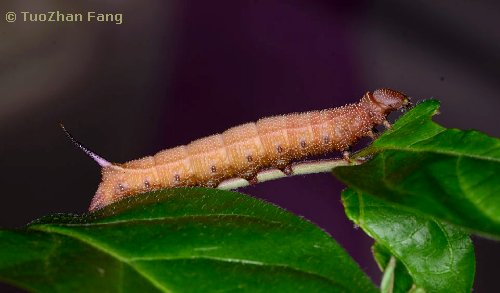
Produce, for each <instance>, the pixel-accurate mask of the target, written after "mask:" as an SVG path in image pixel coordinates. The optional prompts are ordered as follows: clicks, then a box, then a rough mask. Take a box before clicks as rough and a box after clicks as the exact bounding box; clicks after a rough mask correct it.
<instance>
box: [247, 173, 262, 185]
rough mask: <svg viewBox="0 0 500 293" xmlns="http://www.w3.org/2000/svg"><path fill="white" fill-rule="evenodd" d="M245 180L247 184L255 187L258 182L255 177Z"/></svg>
mask: <svg viewBox="0 0 500 293" xmlns="http://www.w3.org/2000/svg"><path fill="white" fill-rule="evenodd" d="M245 180H246V181H248V183H249V184H250V185H255V184H257V183H259V180H258V179H257V175H255V176H253V177H249V178H245Z"/></svg>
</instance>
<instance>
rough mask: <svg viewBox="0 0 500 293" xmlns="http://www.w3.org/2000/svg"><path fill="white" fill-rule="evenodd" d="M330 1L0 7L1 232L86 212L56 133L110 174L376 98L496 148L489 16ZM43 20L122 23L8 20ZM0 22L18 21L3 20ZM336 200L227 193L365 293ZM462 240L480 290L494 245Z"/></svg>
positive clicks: (81, 158) (305, 188)
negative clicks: (277, 212)
mask: <svg viewBox="0 0 500 293" xmlns="http://www.w3.org/2000/svg"><path fill="white" fill-rule="evenodd" d="M343 2H347V1H284V0H283V1H230V0H227V1H180V0H179V1H162V0H146V1H112V0H108V1H2V3H1V4H0V12H1V19H0V163H1V167H2V169H1V170H2V171H0V172H1V174H0V175H1V176H0V180H1V186H2V194H1V196H2V205H1V206H0V226H1V227H18V226H23V225H25V224H26V223H28V222H29V221H31V220H33V219H35V218H38V217H41V216H43V215H47V214H49V213H55V212H70V213H82V212H84V211H86V209H87V207H88V205H89V202H90V199H91V197H92V196H93V194H94V192H95V189H96V186H97V184H98V183H99V181H100V170H99V168H98V167H97V166H96V164H95V163H94V162H93V161H91V160H90V159H88V158H87V157H85V155H84V154H83V153H81V152H80V151H78V150H76V149H75V148H74V147H73V146H72V145H71V144H70V143H69V142H68V141H67V139H66V138H65V136H64V135H63V134H62V132H61V131H60V129H59V127H58V124H57V123H58V122H59V121H64V123H65V125H66V126H67V127H68V128H69V129H70V130H71V131H72V132H73V134H74V135H75V136H76V137H77V138H78V139H79V140H81V141H83V142H84V143H85V144H86V145H88V146H89V147H90V148H91V149H93V150H95V151H96V152H98V153H99V154H100V155H102V156H103V157H105V158H107V159H109V160H111V161H114V162H124V161H127V160H130V159H135V158H139V157H141V156H145V155H149V154H153V153H155V152H157V151H159V150H161V149H164V148H169V147H173V146H176V145H180V144H186V143H189V142H190V141H191V140H194V139H196V138H200V137H202V136H206V135H209V134H213V133H217V132H221V131H223V130H225V129H227V128H229V127H231V126H234V125H237V124H240V123H244V122H248V121H255V120H257V119H258V118H261V117H263V116H269V115H275V114H284V113H289V112H296V111H306V110H314V109H322V108H328V107H334V106H340V105H343V104H346V103H349V102H354V101H357V100H358V99H359V98H360V97H361V96H362V95H363V94H364V93H365V92H366V91H368V90H373V89H376V88H379V87H391V88H394V89H397V90H401V91H404V92H406V93H407V94H409V95H410V96H412V97H414V99H415V100H421V99H425V98H429V97H435V98H438V99H439V100H441V102H442V109H441V112H442V114H441V115H440V116H438V117H437V118H436V120H437V121H439V122H440V123H442V124H443V125H445V126H447V127H457V128H462V129H468V128H474V129H478V130H481V131H483V132H486V133H487V134H490V135H494V136H497V137H498V136H500V127H499V119H498V114H499V110H500V99H499V94H498V92H499V91H500V77H499V76H500V69H499V68H500V54H499V52H500V3H497V4H494V3H489V4H484V3H483V4H480V3H479V2H476V1H412V2H409V1H407V2H405V3H404V4H403V3H402V1H376V2H372V1H362V2H358V3H357V4H355V5H354V4H350V5H345V4H342V3H343ZM491 2H492V1H491ZM55 10H59V11H62V12H73V13H74V12H86V11H97V12H108V13H109V12H112V13H123V15H124V23H123V24H121V25H116V24H112V23H100V24H97V23H23V22H22V21H20V18H21V17H20V12H21V11H31V12H47V11H55ZM7 11H14V12H16V13H18V21H17V22H15V23H7V22H5V20H4V13H5V12H7ZM471 103H473V106H471ZM342 188H343V186H342V184H341V183H339V182H338V181H337V180H336V179H335V178H333V177H332V176H330V175H329V174H322V175H310V176H305V177H293V178H287V179H283V180H278V181H273V182H267V183H263V184H259V185H257V186H255V187H249V188H245V189H242V190H241V191H242V192H244V193H247V194H250V195H252V196H256V197H259V198H263V199H265V200H268V201H270V202H273V203H276V204H278V205H280V206H281V207H283V208H285V209H287V210H290V211H292V212H294V213H296V214H298V215H302V216H304V217H305V218H307V219H309V220H310V221H312V222H314V223H316V224H318V225H319V226H321V227H322V228H324V229H325V230H326V231H328V232H329V233H330V234H331V235H332V236H333V237H334V238H335V239H336V240H337V241H338V242H339V243H340V244H341V245H342V246H343V247H345V248H346V249H347V250H348V252H349V253H350V254H351V255H352V256H353V257H354V259H355V260H356V261H358V262H359V263H360V265H361V267H362V269H363V270H364V271H365V272H366V273H367V274H369V275H370V276H371V277H372V278H373V279H374V281H375V282H376V283H379V281H380V273H379V270H378V268H377V267H376V265H375V263H374V261H373V260H372V257H371V253H370V246H371V244H372V240H371V239H370V238H368V237H367V236H365V235H364V233H363V232H362V231H361V230H359V229H354V227H353V224H352V223H351V222H349V221H348V220H347V219H346V217H345V215H344V212H343V208H342V205H341V203H340V191H341V190H342ZM474 242H475V243H476V257H477V272H476V276H477V277H476V284H475V290H476V292H489V291H491V290H493V289H492V288H496V283H497V282H498V280H496V279H497V278H498V269H497V267H498V263H500V249H499V247H500V246H499V244H498V243H495V242H493V241H490V240H485V239H480V238H474ZM0 289H2V290H7V289H10V290H14V289H13V288H10V287H8V286H6V285H1V286H0Z"/></svg>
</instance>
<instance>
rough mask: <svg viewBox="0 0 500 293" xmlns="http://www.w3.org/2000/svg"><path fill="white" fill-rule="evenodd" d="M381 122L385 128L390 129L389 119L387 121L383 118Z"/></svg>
mask: <svg viewBox="0 0 500 293" xmlns="http://www.w3.org/2000/svg"><path fill="white" fill-rule="evenodd" d="M382 124H383V125H384V127H385V128H386V129H391V128H392V125H391V123H389V121H387V120H384V122H382Z"/></svg>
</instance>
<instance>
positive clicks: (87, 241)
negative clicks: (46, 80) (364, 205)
mask: <svg viewBox="0 0 500 293" xmlns="http://www.w3.org/2000/svg"><path fill="white" fill-rule="evenodd" d="M261 220H262V219H261ZM30 228H31V229H32V230H36V231H40V232H44V233H49V234H50V233H55V234H59V235H63V236H67V237H70V238H72V239H75V240H76V241H79V242H82V243H84V244H87V245H89V246H91V247H93V248H95V249H97V250H99V251H101V252H103V253H104V254H107V255H109V256H111V257H113V258H115V259H117V260H119V261H120V262H122V263H124V264H126V265H127V266H129V267H130V268H132V269H133V270H134V271H136V272H137V273H138V274H139V275H141V276H142V277H144V278H145V279H146V280H149V281H150V282H151V284H153V285H154V286H155V287H157V288H158V289H160V290H162V291H164V292H173V291H172V290H171V289H169V288H165V287H164V286H163V285H161V284H159V283H158V282H156V280H155V278H154V277H152V276H150V275H149V274H147V273H146V272H143V271H141V270H140V269H139V268H137V267H136V266H134V265H133V262H136V261H141V260H143V259H141V258H130V259H128V258H124V257H122V256H121V255H119V254H117V253H115V252H113V251H112V250H108V249H106V248H105V247H103V246H102V245H101V244H100V243H99V241H94V240H93V239H92V238H90V237H84V236H82V235H75V234H73V233H67V231H64V230H58V229H52V228H54V227H53V226H49V225H40V226H34V227H30ZM184 259H185V260H187V259H191V260H192V259H211V260H216V261H220V262H231V263H241V264H245V265H254V266H255V265H259V266H266V267H276V268H281V269H286V270H290V271H295V272H298V273H300V274H305V275H310V276H314V277H317V278H320V279H324V280H326V281H327V282H329V283H331V284H333V285H334V286H337V287H340V288H344V286H343V285H342V284H340V283H338V282H335V281H334V280H332V279H330V278H328V277H326V276H324V275H321V274H319V273H316V272H312V271H308V270H303V269H298V268H294V267H291V266H288V265H283V264H270V263H263V262H260V263H261V264H257V263H258V262H256V261H253V260H245V259H236V258H232V259H230V260H228V259H224V258H217V257H206V256H196V257H173V258H168V257H159V258H157V260H184ZM145 260H148V259H145ZM151 260H153V259H151ZM344 289H345V288H344Z"/></svg>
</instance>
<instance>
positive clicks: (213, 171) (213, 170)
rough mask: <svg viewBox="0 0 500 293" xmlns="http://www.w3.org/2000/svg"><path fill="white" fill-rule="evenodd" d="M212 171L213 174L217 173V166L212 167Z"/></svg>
mask: <svg viewBox="0 0 500 293" xmlns="http://www.w3.org/2000/svg"><path fill="white" fill-rule="evenodd" d="M210 171H212V173H215V172H217V168H216V167H215V165H213V166H212V167H210Z"/></svg>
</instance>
